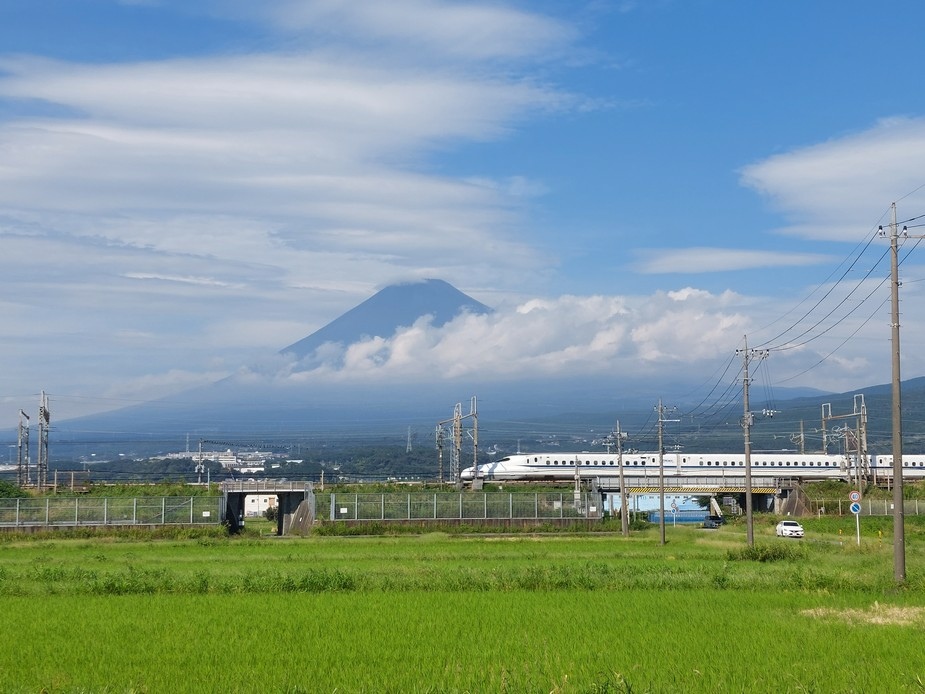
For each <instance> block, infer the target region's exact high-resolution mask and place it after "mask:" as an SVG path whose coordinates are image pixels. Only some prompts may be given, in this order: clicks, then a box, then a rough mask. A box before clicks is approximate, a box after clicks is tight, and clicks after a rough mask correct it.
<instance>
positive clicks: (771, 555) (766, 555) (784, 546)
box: [726, 542, 807, 562]
mask: <svg viewBox="0 0 925 694" xmlns="http://www.w3.org/2000/svg"><path fill="white" fill-rule="evenodd" d="M806 557H807V552H806V548H805V547H804V546H803V545H801V544H791V543H785V542H775V543H773V544H765V543H760V544H755V545H754V546H751V547H740V548H738V549H730V550H729V551H728V552H727V554H726V558H727V559H728V560H729V561H760V562H770V561H786V560H790V561H799V560H802V559H806Z"/></svg>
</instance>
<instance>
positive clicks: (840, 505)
mask: <svg viewBox="0 0 925 694" xmlns="http://www.w3.org/2000/svg"><path fill="white" fill-rule="evenodd" d="M858 503H860V504H861V513H860V515H862V516H892V515H893V500H892V499H862V500H861V501H860V502H858ZM806 507H807V510H808V512H809V513H810V514H811V515H814V516H824V515H836V516H850V515H851V501H849V500H848V499H806ZM903 515H906V516H921V515H925V500H919V499H906V500H905V501H904V502H903Z"/></svg>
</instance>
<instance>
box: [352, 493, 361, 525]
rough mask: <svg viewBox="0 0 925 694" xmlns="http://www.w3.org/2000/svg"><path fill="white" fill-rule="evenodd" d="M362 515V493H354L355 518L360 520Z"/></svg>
mask: <svg viewBox="0 0 925 694" xmlns="http://www.w3.org/2000/svg"><path fill="white" fill-rule="evenodd" d="M359 517H360V495H359V494H354V495H353V520H358V519H359Z"/></svg>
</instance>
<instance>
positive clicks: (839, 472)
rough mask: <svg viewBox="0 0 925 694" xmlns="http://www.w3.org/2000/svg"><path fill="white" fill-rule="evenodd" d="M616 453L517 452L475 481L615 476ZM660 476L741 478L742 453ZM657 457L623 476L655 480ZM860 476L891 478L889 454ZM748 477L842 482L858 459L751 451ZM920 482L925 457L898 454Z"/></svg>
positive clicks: (469, 475) (690, 463) (669, 464)
mask: <svg viewBox="0 0 925 694" xmlns="http://www.w3.org/2000/svg"><path fill="white" fill-rule="evenodd" d="M618 461H619V456H618V455H617V454H616V453H517V454H514V455H509V456H505V457H504V458H501V459H500V460H497V461H493V462H491V463H487V464H484V465H479V466H478V476H479V478H481V479H483V480H487V481H493V480H512V481H530V480H538V481H539V480H573V479H575V477H576V474H577V475H578V476H581V477H584V478H593V477H618V476H619V475H620V467H619V464H618ZM662 464H663V465H664V468H662V469H663V474H664V475H667V476H672V477H740V476H742V475H744V474H745V454H744V453H665V454H664V455H663V463H662ZM659 470H660V466H659V456H658V453H651V452H649V453H624V454H623V474H624V476H628V477H634V478H637V477H655V478H657V477H658V476H659ZM861 471H862V472H861V474H862V475H865V476H868V477H869V478H872V479H873V480H875V481H877V480H889V479H891V478H892V477H893V456H892V455H878V456H868V458H867V462H866V464H864V465H862V466H861ZM751 474H752V477H753V478H754V477H758V478H783V477H786V478H798V479H806V480H813V479H819V480H824V479H846V478H848V477H854V476H855V475H856V474H857V456H855V455H853V454H852V455H850V456H845V455H833V454H825V453H802V454H801V453H787V452H780V453H752V454H751ZM460 477H461V478H462V480H463V481H471V480H472V479H473V478H474V477H475V468H474V467H468V468H466V469H465V470H463V471H462V472H461V473H460ZM906 478H910V479H921V478H925V455H904V456H903V479H906Z"/></svg>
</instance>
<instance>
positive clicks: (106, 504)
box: [103, 496, 109, 525]
mask: <svg viewBox="0 0 925 694" xmlns="http://www.w3.org/2000/svg"><path fill="white" fill-rule="evenodd" d="M103 525H109V497H108V496H107V497H103Z"/></svg>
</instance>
